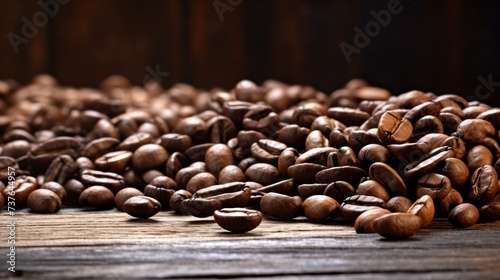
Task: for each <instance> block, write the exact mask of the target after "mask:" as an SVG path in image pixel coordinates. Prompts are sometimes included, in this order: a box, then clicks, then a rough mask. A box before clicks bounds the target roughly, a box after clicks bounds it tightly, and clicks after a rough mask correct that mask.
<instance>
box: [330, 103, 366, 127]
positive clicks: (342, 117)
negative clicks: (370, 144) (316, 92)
mask: <svg viewBox="0 0 500 280" xmlns="http://www.w3.org/2000/svg"><path fill="white" fill-rule="evenodd" d="M328 117H330V118H332V119H335V120H338V121H340V122H341V123H343V124H345V125H346V126H360V125H362V124H363V123H364V122H365V121H366V120H368V119H369V118H370V114H368V113H366V112H363V111H361V110H356V109H351V108H342V107H331V108H329V109H328Z"/></svg>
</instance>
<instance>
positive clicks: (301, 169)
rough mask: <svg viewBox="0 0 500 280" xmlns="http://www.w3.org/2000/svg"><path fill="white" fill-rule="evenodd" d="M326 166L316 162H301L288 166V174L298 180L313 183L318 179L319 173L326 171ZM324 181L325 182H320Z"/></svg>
mask: <svg viewBox="0 0 500 280" xmlns="http://www.w3.org/2000/svg"><path fill="white" fill-rule="evenodd" d="M325 169H326V166H323V165H319V164H314V163H299V164H295V165H292V166H290V167H288V170H287V173H288V176H289V177H290V178H292V179H294V180H295V181H297V182H301V183H312V182H314V181H317V179H316V178H317V174H318V173H320V172H322V171H324V170H325ZM320 183H324V182H320Z"/></svg>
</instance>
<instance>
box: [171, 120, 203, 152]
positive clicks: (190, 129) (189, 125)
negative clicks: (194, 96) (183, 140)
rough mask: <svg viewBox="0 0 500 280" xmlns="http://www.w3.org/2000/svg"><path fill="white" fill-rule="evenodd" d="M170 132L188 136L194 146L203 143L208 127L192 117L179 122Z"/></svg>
mask: <svg viewBox="0 0 500 280" xmlns="http://www.w3.org/2000/svg"><path fill="white" fill-rule="evenodd" d="M172 132H173V133H178V134H183V135H187V136H189V137H190V138H191V139H192V141H193V144H194V145H196V144H200V143H203V142H204V141H205V139H206V136H207V133H208V125H207V123H206V122H205V121H203V120H202V119H201V118H199V117H195V116H192V117H188V118H184V119H182V120H180V121H179V122H178V123H177V125H176V126H175V127H174V129H173V131H172Z"/></svg>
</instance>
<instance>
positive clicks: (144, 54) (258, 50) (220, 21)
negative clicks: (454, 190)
mask: <svg viewBox="0 0 500 280" xmlns="http://www.w3.org/2000/svg"><path fill="white" fill-rule="evenodd" d="M42 2H43V3H49V2H51V3H52V4H53V5H52V6H54V5H55V6H57V8H58V10H57V12H55V11H56V10H55V8H54V7H52V10H51V11H52V12H50V10H49V12H46V13H52V15H46V17H47V21H46V24H42V23H44V20H45V18H44V16H43V15H41V13H43V11H44V9H43V8H42V5H41V4H40V3H39V2H38V1H28V0H16V1H5V0H0V23H1V24H0V35H1V37H0V38H1V39H0V62H1V67H0V79H5V78H13V79H16V80H18V81H19V82H21V83H27V82H29V81H30V80H31V79H32V78H33V77H34V75H36V74H38V73H49V74H52V75H54V76H55V77H56V78H57V79H58V80H59V82H60V83H61V84H63V85H70V86H92V87H95V86H98V85H99V83H100V82H101V81H102V80H103V79H105V78H106V77H107V76H109V75H111V74H121V75H123V76H125V77H127V78H128V79H130V81H131V82H132V83H133V84H137V85H140V84H142V83H143V80H144V78H145V77H147V76H148V75H150V73H149V72H151V70H155V69H156V70H160V71H161V72H168V76H166V77H165V73H163V74H162V75H163V76H161V77H162V79H161V80H162V85H163V86H164V87H169V86H171V85H172V84H174V83H177V82H187V83H190V84H193V85H195V86H197V87H201V88H207V89H210V88H212V87H216V86H220V87H223V88H226V89H229V88H232V87H233V86H234V85H235V84H236V83H237V82H238V81H239V80H241V79H244V78H246V79H250V80H253V81H255V82H257V83H261V82H262V81H264V80H266V79H269V78H273V79H277V80H280V81H283V82H286V83H291V84H307V85H311V86H314V87H316V88H318V89H320V90H323V91H325V92H327V93H330V92H331V91H333V90H335V89H337V88H339V87H342V86H343V85H344V84H345V83H346V82H347V81H348V80H349V79H351V78H364V79H366V80H367V81H368V82H369V83H371V84H373V85H376V86H380V87H384V88H387V89H389V90H390V91H391V92H392V93H394V94H398V93H402V92H405V91H408V90H411V89H420V90H424V91H433V92H436V93H457V94H460V95H463V96H474V95H477V93H478V92H480V93H481V98H482V101H485V102H488V103H491V104H493V105H495V106H497V105H499V104H500V95H499V94H500V67H499V65H500V16H499V15H498V14H499V12H500V1H493V0H492V1H465V0H448V1H430V0H429V1H411V0H401V1H394V0H384V1H369V0H366V1H348V0H345V1H328V0H321V1H305V0H275V1H264V0H192V1H187V0H186V1H182V0H172V1H159V0H158V1H135V0H107V1H99V0H85V1H83V0H72V1H70V0H59V2H57V1H56V0H50V1H47V0H42ZM66 2H67V3H66ZM397 2H399V6H397V7H398V10H400V12H399V13H397V14H392V15H391V20H390V22H389V23H388V24H387V26H385V27H383V26H380V24H379V27H380V28H379V30H378V32H377V30H376V29H374V31H373V32H374V33H376V35H374V36H372V37H370V38H369V40H370V41H369V43H368V44H366V46H363V47H362V48H358V53H353V54H352V55H351V56H350V59H351V61H350V63H349V62H348V61H347V59H346V57H345V56H344V54H343V52H342V50H341V48H340V47H339V45H340V44H341V43H342V42H345V43H346V44H349V45H351V46H353V47H356V45H355V43H354V39H355V35H356V34H357V33H356V32H355V30H354V28H355V27H358V28H360V29H361V30H365V27H366V26H367V24H368V23H370V22H372V21H375V18H374V16H373V13H371V11H374V12H379V11H381V10H388V5H396V4H397ZM45 5H48V6H50V5H49V4H45ZM401 9H402V10H401ZM23 18H24V20H23ZM26 21H28V22H31V23H37V21H38V24H39V25H40V27H37V28H36V29H38V30H37V32H35V34H34V35H33V34H25V35H29V36H32V38H27V36H24V35H23V28H24V25H26ZM373 26H374V25H373V24H372V27H373ZM35 27H36V26H35ZM13 33H14V34H16V35H19V36H22V37H23V38H24V40H22V39H21V41H22V43H19V41H15V42H17V43H16V44H17V45H16V47H17V48H18V52H17V53H16V51H15V47H13V43H12V42H11V41H12V40H13V39H12V38H13V37H12V36H14V35H12V34H13ZM374 33H372V34H374ZM9 34H10V35H9ZM9 36H10V37H9ZM16 38H17V39H19V37H16ZM26 41H27V42H26ZM148 67H149V68H148ZM148 69H149V70H148ZM488 80H489V82H488ZM497 81H498V82H497ZM486 84H488V85H486Z"/></svg>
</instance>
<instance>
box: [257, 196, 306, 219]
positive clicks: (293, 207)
mask: <svg viewBox="0 0 500 280" xmlns="http://www.w3.org/2000/svg"><path fill="white" fill-rule="evenodd" d="M302 202H303V201H302V199H301V198H300V197H298V196H293V197H292V196H287V195H284V194H279V193H273V192H271V193H267V194H265V195H264V196H263V197H262V199H261V200H260V209H261V210H262V212H264V213H265V214H268V215H271V216H273V217H276V218H279V219H285V220H289V219H293V218H296V217H298V216H300V214H302Z"/></svg>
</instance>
